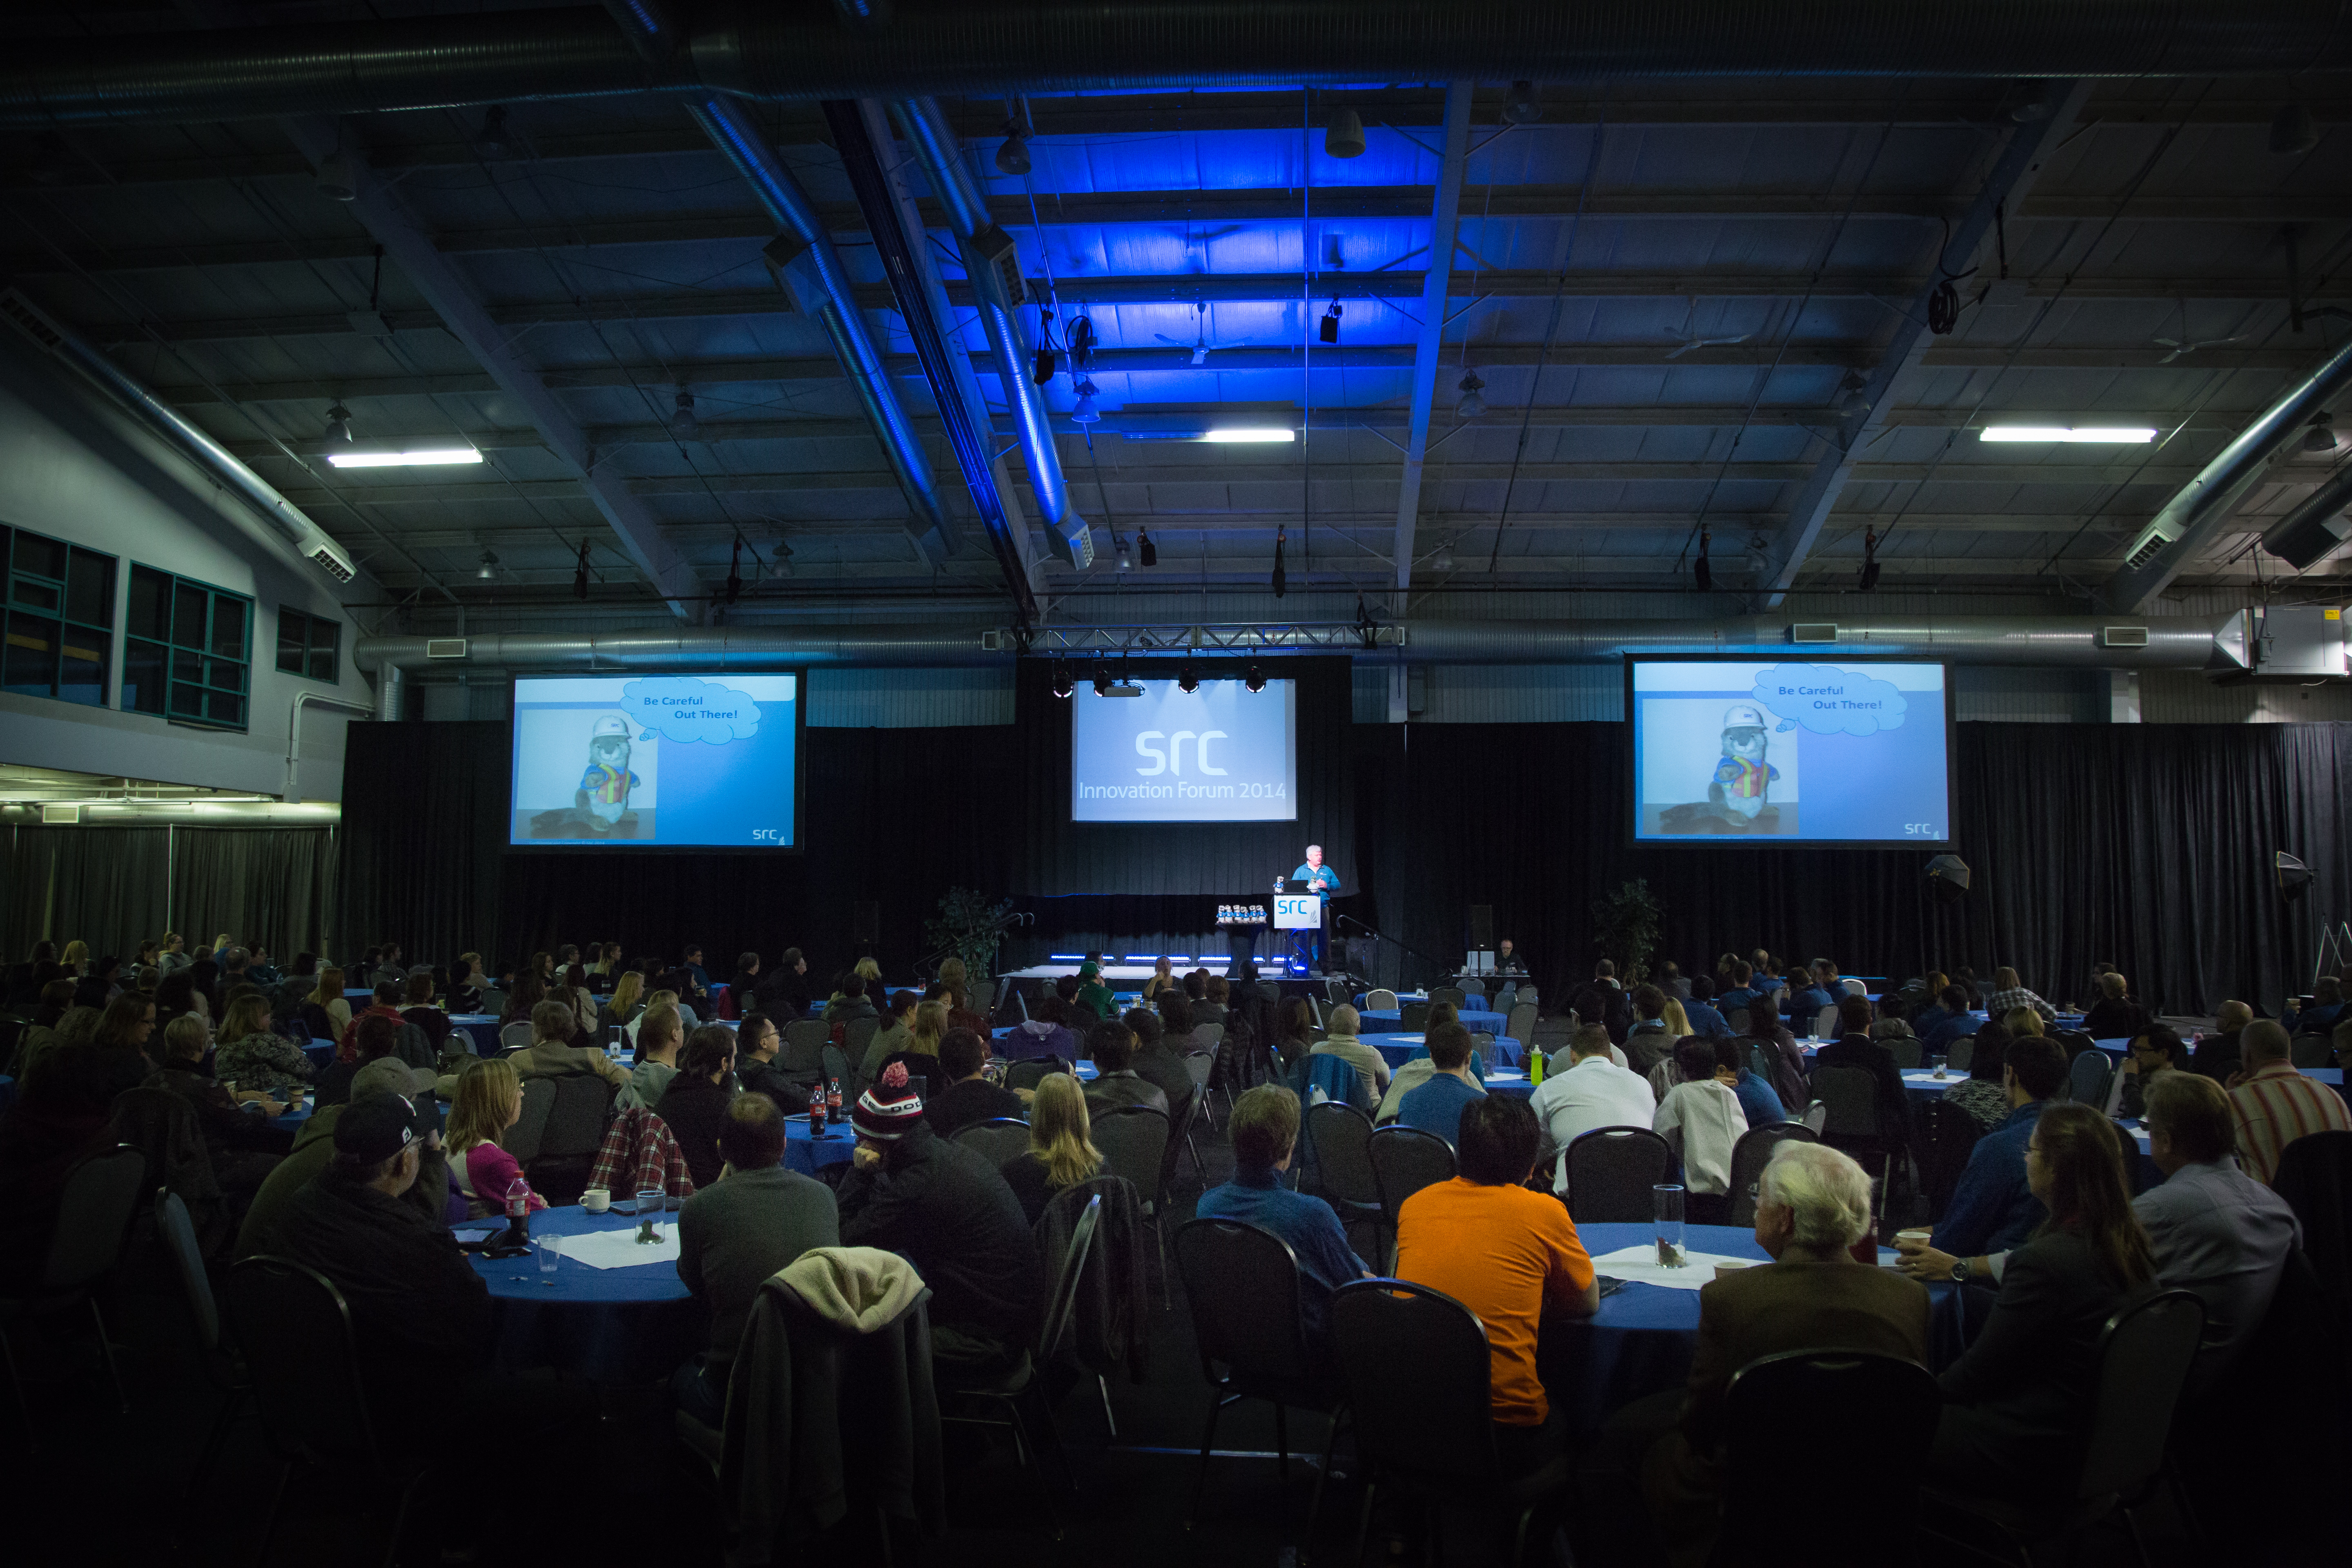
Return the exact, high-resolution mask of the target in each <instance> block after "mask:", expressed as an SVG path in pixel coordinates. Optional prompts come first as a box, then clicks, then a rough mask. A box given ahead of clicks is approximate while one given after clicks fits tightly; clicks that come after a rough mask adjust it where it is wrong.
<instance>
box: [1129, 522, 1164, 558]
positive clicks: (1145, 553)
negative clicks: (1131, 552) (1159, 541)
mask: <svg viewBox="0 0 2352 1568" xmlns="http://www.w3.org/2000/svg"><path fill="white" fill-rule="evenodd" d="M1135 547H1136V549H1137V551H1138V552H1140V553H1141V555H1142V557H1143V563H1144V564H1145V565H1146V566H1157V565H1159V564H1160V551H1159V549H1158V548H1157V547H1156V546H1154V545H1153V544H1152V542H1151V534H1150V531H1149V530H1147V529H1141V528H1139V529H1137V530H1136V531H1135Z"/></svg>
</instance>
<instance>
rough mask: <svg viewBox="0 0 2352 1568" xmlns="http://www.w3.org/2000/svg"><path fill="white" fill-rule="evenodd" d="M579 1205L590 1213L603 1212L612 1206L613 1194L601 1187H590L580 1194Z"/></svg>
mask: <svg viewBox="0 0 2352 1568" xmlns="http://www.w3.org/2000/svg"><path fill="white" fill-rule="evenodd" d="M580 1206H581V1207H582V1208H583V1209H586V1210H587V1211H588V1212H589V1213H590V1214H603V1213H604V1212H605V1211H606V1210H607V1209H609V1208H611V1207H612V1206H613V1194H611V1193H610V1192H608V1191H606V1190H605V1189H604V1188H603V1187H590V1188H589V1189H588V1190H587V1191H586V1192H583V1193H582V1194H580Z"/></svg>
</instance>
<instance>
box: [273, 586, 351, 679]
mask: <svg viewBox="0 0 2352 1568" xmlns="http://www.w3.org/2000/svg"><path fill="white" fill-rule="evenodd" d="M289 616H291V617H293V618H294V619H295V620H296V621H298V622H299V623H300V625H301V628H302V635H301V638H300V642H301V647H300V651H299V652H298V653H297V654H296V655H295V657H294V666H293V668H290V669H289V668H287V664H286V622H287V618H288V617H289ZM321 626H323V627H325V628H326V631H327V641H326V646H325V647H324V648H323V649H322V648H321V647H320V645H319V642H318V632H319V628H320V627H321ZM321 652H324V653H325V655H326V656H327V673H326V674H324V675H320V674H319V673H318V672H317V671H316V670H314V669H312V668H310V661H311V660H312V659H314V658H317V657H318V656H319V655H320V653H321ZM274 663H275V667H276V668H277V670H278V674H280V675H291V676H294V677H296V678H297V679H302V680H315V681H318V682H320V684H321V685H325V686H340V685H341V684H342V679H343V623H342V622H341V621H337V620H331V619H329V618H328V617H327V616H321V615H317V614H314V613H313V612H311V611H309V610H306V609H303V608H302V607H301V606H300V605H284V604H281V605H278V651H277V653H276V655H275V658H274Z"/></svg>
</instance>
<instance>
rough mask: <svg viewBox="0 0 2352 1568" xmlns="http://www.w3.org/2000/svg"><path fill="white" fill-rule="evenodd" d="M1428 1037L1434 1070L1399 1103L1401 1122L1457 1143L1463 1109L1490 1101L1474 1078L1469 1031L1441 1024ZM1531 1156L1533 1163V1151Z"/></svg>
mask: <svg viewBox="0 0 2352 1568" xmlns="http://www.w3.org/2000/svg"><path fill="white" fill-rule="evenodd" d="M1424 1038H1425V1039H1426V1041H1427V1044H1428V1049H1429V1060H1430V1066H1431V1068H1432V1069H1433V1070H1432V1071H1431V1073H1430V1075H1429V1079H1428V1081H1427V1082H1425V1083H1423V1084H1422V1085H1421V1086H1420V1087H1419V1088H1417V1089H1412V1090H1410V1091H1409V1092H1407V1093H1406V1095H1405V1097H1404V1098H1403V1100H1401V1101H1399V1102H1398V1104H1397V1121H1398V1123H1399V1124H1400V1125H1401V1126H1405V1127H1418V1128H1420V1129H1421V1130H1422V1131H1423V1132H1434V1133H1436V1134H1437V1135H1438V1136H1439V1137H1440V1138H1443V1139H1444V1140H1445V1141H1446V1142H1448V1143H1452V1142H1455V1135H1456V1129H1457V1127H1458V1126H1459V1124H1460V1122H1461V1121H1462V1110H1463V1108H1464V1107H1465V1106H1467V1105H1469V1104H1471V1103H1473V1102H1474V1101H1476V1100H1484V1099H1485V1098H1486V1090H1485V1089H1482V1088H1480V1087H1479V1085H1478V1080H1477V1079H1475V1078H1474V1077H1473V1076H1471V1072H1470V1031H1469V1030H1467V1029H1465V1028H1464V1027H1463V1026H1461V1025H1460V1024H1456V1023H1445V1024H1440V1025H1437V1026H1435V1027H1433V1028H1432V1029H1431V1030H1430V1031H1429V1033H1428V1035H1427V1036H1426V1037H1424ZM1534 1158H1535V1156H1534V1153H1533V1152H1532V1151H1530V1152H1529V1153H1528V1161H1529V1163H1533V1161H1534Z"/></svg>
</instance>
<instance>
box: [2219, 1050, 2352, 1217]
mask: <svg viewBox="0 0 2352 1568" xmlns="http://www.w3.org/2000/svg"><path fill="white" fill-rule="evenodd" d="M2238 1048H2239V1051H2240V1052H2241V1054H2242V1056H2243V1058H2244V1061H2245V1066H2244V1068H2242V1070H2241V1071H2240V1072H2239V1074H2238V1076H2237V1077H2236V1078H2234V1079H2231V1082H2230V1104H2231V1110H2233V1111H2234V1112H2235V1114H2236V1117H2237V1122H2238V1161H2239V1163H2241V1164H2242V1165H2243V1166H2244V1167H2245V1169H2246V1174H2248V1175H2250V1176H2252V1177H2253V1179H2254V1180H2256V1181H2258V1182H2261V1183H2263V1184H2264V1185H2268V1184H2269V1183H2270V1181H2271V1178H2272V1177H2273V1176H2275V1175H2277V1174H2278V1163H2279V1152H2280V1151H2281V1150H2283V1149H2284V1148H2285V1147H2286V1146H2287V1145H2288V1144H2290V1143H2292V1142H2294V1141H2295V1140H2296V1139H2298V1138H2307V1137H2309V1136H2310V1135H2311V1134H2312V1133H2314V1132H2343V1131H2352V1112H2347V1110H2345V1106H2344V1097H2343V1096H2342V1095H2341V1094H2339V1093H2337V1092H2336V1089H2334V1088H2333V1087H2332V1086H2330V1085H2328V1084H2324V1083H2322V1082H2320V1081H2319V1080H2318V1079H2312V1078H2305V1077H2304V1076H2303V1074H2302V1073H2300V1072H2298V1071H2296V1070H2295V1066H2294V1059H2293V1057H2292V1050H2293V1047H2291V1046H2290V1044H2289V1043H2288V1037H2287V1032H2286V1029H2285V1027H2284V1026H2283V1025H2279V1024H2274V1023H2273V1022H2271V1021H2270V1020H2269V1019H2268V1018H2257V1019H2255V1020H2254V1021H2253V1022H2252V1023H2251V1024H2249V1025H2247V1026H2245V1029H2244V1030H2243V1031H2242V1033H2241V1034H2240V1035H2239V1037H2238Z"/></svg>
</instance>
